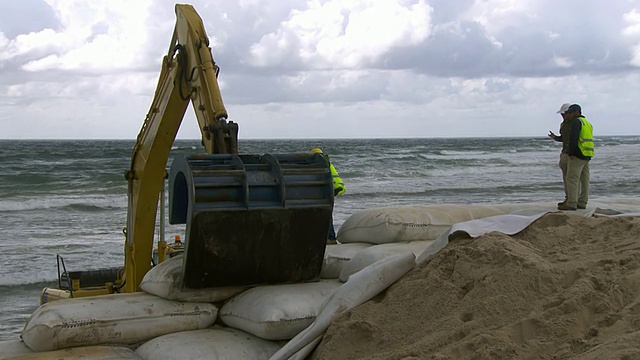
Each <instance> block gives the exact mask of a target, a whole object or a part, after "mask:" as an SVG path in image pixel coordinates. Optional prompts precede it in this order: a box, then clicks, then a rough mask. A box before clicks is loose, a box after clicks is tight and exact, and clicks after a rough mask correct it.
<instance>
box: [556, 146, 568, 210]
mask: <svg viewBox="0 0 640 360" xmlns="http://www.w3.org/2000/svg"><path fill="white" fill-rule="evenodd" d="M568 161H569V154H567V153H563V152H561V153H560V161H559V162H558V166H559V167H560V170H562V187H563V188H564V201H567V162H568Z"/></svg>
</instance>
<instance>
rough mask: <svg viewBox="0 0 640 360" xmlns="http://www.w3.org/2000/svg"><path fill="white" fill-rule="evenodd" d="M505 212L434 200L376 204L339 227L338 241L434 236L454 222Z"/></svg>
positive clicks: (397, 239) (396, 240)
mask: <svg viewBox="0 0 640 360" xmlns="http://www.w3.org/2000/svg"><path fill="white" fill-rule="evenodd" d="M502 214H504V212H503V211H502V210H499V209H497V208H494V207H491V206H482V205H457V204H434V205H417V206H398V207H381V208H374V209H369V210H364V211H360V212H358V213H355V214H353V215H351V216H350V217H349V218H348V219H347V220H346V221H345V222H344V224H342V226H341V227H340V230H339V231H338V242H340V243H343V244H345V243H354V242H365V243H371V244H387V243H392V242H406V241H420V240H435V239H437V238H438V236H440V234H442V233H443V232H445V231H447V229H449V227H451V225H453V224H455V223H459V222H463V221H469V220H474V219H480V218H484V217H488V216H494V215H502Z"/></svg>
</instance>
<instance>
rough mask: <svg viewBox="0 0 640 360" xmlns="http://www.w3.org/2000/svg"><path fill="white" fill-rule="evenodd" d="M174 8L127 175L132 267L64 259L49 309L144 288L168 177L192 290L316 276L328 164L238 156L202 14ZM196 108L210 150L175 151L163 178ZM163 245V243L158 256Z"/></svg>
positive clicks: (46, 293)
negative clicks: (75, 264) (78, 264)
mask: <svg viewBox="0 0 640 360" xmlns="http://www.w3.org/2000/svg"><path fill="white" fill-rule="evenodd" d="M175 10H176V18H177V20H176V25H175V29H174V32H173V36H172V39H171V44H170V46H169V51H168V53H167V55H166V56H164V58H163V61H162V69H161V72H160V77H159V79H158V84H157V88H156V91H155V94H154V97H153V101H152V103H151V107H150V109H149V112H148V113H147V116H146V117H145V119H144V123H143V125H142V129H140V133H139V134H138V137H137V139H136V143H135V145H134V147H133V151H132V155H131V166H130V168H129V169H128V170H127V171H126V172H125V178H126V180H127V183H128V189H127V195H128V212H127V225H126V227H125V229H124V234H125V247H124V254H125V261H124V271H123V270H122V269H121V268H119V267H117V268H109V269H97V270H88V271H67V270H66V266H65V264H64V260H63V259H62V257H58V259H59V260H58V289H53V288H45V289H44V290H43V292H42V295H41V302H42V303H44V302H47V301H52V300H56V299H63V298H69V297H83V296H95V295H102V294H108V293H113V292H136V291H139V290H140V284H141V282H142V279H143V278H144V276H145V274H146V273H147V272H148V271H149V270H150V269H151V265H152V264H151V261H152V254H153V247H154V235H155V227H156V214H157V210H158V200H159V197H160V194H161V192H162V191H164V190H163V189H164V187H163V185H164V183H165V179H166V178H168V179H169V181H168V182H169V208H170V209H169V222H170V223H172V224H186V228H185V235H186V236H185V242H184V252H183V254H182V255H181V258H182V264H183V267H182V271H183V273H182V280H183V282H182V284H183V286H184V287H187V288H210V287H220V286H240V285H260V284H275V283H291V282H300V281H315V280H317V279H318V278H319V275H320V270H321V265H322V261H323V256H324V249H325V244H326V239H327V233H328V229H329V226H330V223H331V211H332V208H333V180H332V176H331V172H330V170H329V165H328V163H327V162H326V161H325V160H324V158H323V157H322V156H320V155H318V154H311V153H294V154H263V155H246V154H245V155H239V154H238V126H237V124H235V123H233V122H232V121H227V111H226V109H225V107H224V104H223V102H222V97H221V95H220V88H219V86H218V82H217V75H218V67H217V66H216V64H215V62H214V60H213V56H212V55H211V49H210V48H209V40H208V37H207V34H206V32H205V29H204V25H203V22H202V19H201V18H200V16H199V15H198V14H197V13H196V11H195V9H194V8H193V7H192V6H190V5H176V7H175ZM189 103H191V104H192V106H193V108H194V111H195V114H196V118H197V120H198V125H199V128H200V131H201V133H202V144H203V146H204V148H205V151H206V153H205V154H197V155H190V156H182V157H180V156H176V157H175V159H174V160H173V162H172V164H171V169H170V170H169V172H168V173H167V171H166V166H167V160H168V158H169V153H170V151H171V147H172V145H173V143H174V140H175V138H176V135H177V133H178V129H179V127H180V123H181V122H182V119H183V116H184V113H185V111H186V110H187V107H188V106H189ZM163 206H164V205H163ZM162 221H164V219H162ZM163 240H164V239H160V241H159V242H158V245H159V249H158V251H159V253H158V255H159V256H158V259H159V261H161V259H162V257H163V256H161V255H164V254H163V253H161V251H163V250H164V249H163V248H162V245H163V242H162V241H163ZM61 269H62V273H61Z"/></svg>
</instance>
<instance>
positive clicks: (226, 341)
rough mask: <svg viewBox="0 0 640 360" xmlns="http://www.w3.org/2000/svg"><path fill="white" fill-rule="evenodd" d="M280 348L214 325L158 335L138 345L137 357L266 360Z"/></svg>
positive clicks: (174, 359) (182, 359)
mask: <svg viewBox="0 0 640 360" xmlns="http://www.w3.org/2000/svg"><path fill="white" fill-rule="evenodd" d="M279 348H280V345H279V344H278V343H275V342H273V341H269V340H263V339H260V338H257V337H255V336H253V335H251V334H247V333H246V332H244V331H241V330H237V329H232V328H228V327H222V326H214V327H212V328H209V329H203V330H193V331H182V332H178V333H174V334H168V335H163V336H159V337H157V338H155V339H152V340H149V341H148V342H146V343H144V344H142V345H140V347H138V349H137V350H136V354H138V356H140V357H141V358H142V359H144V360H201V359H209V360H221V359H225V360H231V359H233V360H261V359H265V360H266V359H269V357H271V355H273V354H274V353H275V352H276V351H278V349H279Z"/></svg>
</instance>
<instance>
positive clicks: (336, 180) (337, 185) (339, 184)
mask: <svg viewBox="0 0 640 360" xmlns="http://www.w3.org/2000/svg"><path fill="white" fill-rule="evenodd" d="M329 166H330V167H331V176H333V190H334V192H335V190H336V189H337V190H338V192H337V193H336V195H335V196H338V195H342V194H344V192H345V191H347V188H345V187H344V181H342V179H341V178H340V175H338V171H337V170H336V168H334V167H333V164H332V163H329Z"/></svg>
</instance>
